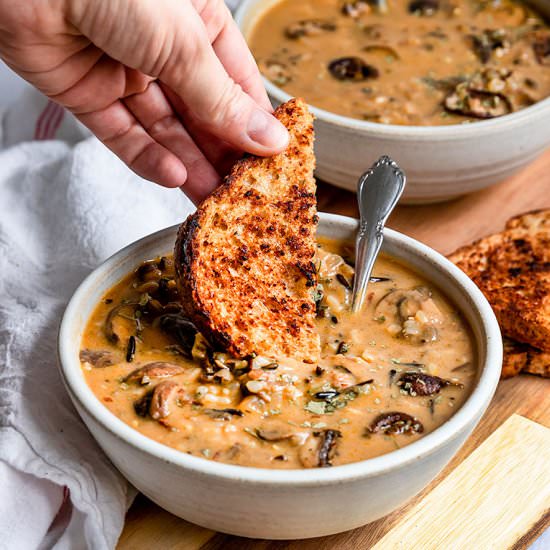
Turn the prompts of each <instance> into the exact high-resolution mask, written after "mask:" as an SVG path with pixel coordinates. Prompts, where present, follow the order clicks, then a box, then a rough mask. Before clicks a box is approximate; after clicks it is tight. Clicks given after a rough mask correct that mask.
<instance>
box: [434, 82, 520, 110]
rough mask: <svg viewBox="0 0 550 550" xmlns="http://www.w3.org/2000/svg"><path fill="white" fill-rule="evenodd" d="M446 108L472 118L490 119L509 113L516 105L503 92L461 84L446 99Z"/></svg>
mask: <svg viewBox="0 0 550 550" xmlns="http://www.w3.org/2000/svg"><path fill="white" fill-rule="evenodd" d="M444 107H445V110H447V111H449V112H451V113H456V114H460V115H463V116H468V117H472V118H479V119H488V118H495V117H499V116H503V115H507V114H509V113H511V112H513V110H514V107H513V105H512V103H511V102H510V100H509V99H508V97H506V96H505V95H504V94H501V93H493V92H486V91H481V90H473V89H471V88H469V87H468V86H467V85H466V84H460V85H459V86H457V87H456V90H455V91H454V92H452V93H450V94H449V95H448V96H447V97H446V98H445V101H444Z"/></svg>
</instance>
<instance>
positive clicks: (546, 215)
mask: <svg viewBox="0 0 550 550" xmlns="http://www.w3.org/2000/svg"><path fill="white" fill-rule="evenodd" d="M517 228H523V229H527V230H528V231H531V232H535V233H539V232H540V231H546V232H550V209H547V210H532V211H531V212H526V213H525V214H521V215H519V216H514V217H513V218H510V219H509V220H508V221H507V222H506V229H517Z"/></svg>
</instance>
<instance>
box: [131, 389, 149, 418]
mask: <svg viewBox="0 0 550 550" xmlns="http://www.w3.org/2000/svg"><path fill="white" fill-rule="evenodd" d="M152 397H153V391H152V390H151V391H148V392H147V393H146V394H145V395H144V396H143V397H140V398H139V399H138V400H137V401H134V411H135V412H136V414H137V415H138V416H141V417H142V418H145V417H146V416H147V415H148V414H149V407H150V406H151V399H152Z"/></svg>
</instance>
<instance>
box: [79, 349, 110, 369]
mask: <svg viewBox="0 0 550 550" xmlns="http://www.w3.org/2000/svg"><path fill="white" fill-rule="evenodd" d="M80 361H81V362H82V363H90V365H92V366H93V367H96V368H98V369H102V368H104V367H109V366H111V365H113V364H114V363H115V362H116V361H115V357H114V353H113V352H112V351H108V350H106V349H83V350H81V351H80Z"/></svg>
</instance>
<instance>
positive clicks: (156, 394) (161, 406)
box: [149, 380, 182, 420]
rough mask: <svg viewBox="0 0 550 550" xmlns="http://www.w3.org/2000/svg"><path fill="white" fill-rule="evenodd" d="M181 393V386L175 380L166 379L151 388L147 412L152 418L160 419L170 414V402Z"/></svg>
mask: <svg viewBox="0 0 550 550" xmlns="http://www.w3.org/2000/svg"><path fill="white" fill-rule="evenodd" d="M178 394H179V395H181V394H182V388H181V386H180V385H179V384H176V382H172V381H170V380H166V381H164V382H161V383H160V384H158V385H157V386H155V388H154V389H153V392H152V395H151V403H150V405H149V414H150V416H151V418H152V419H153V420H161V419H163V418H166V417H167V416H169V415H170V407H169V405H170V402H171V401H172V400H174V399H175V398H176V397H177V396H178Z"/></svg>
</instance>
